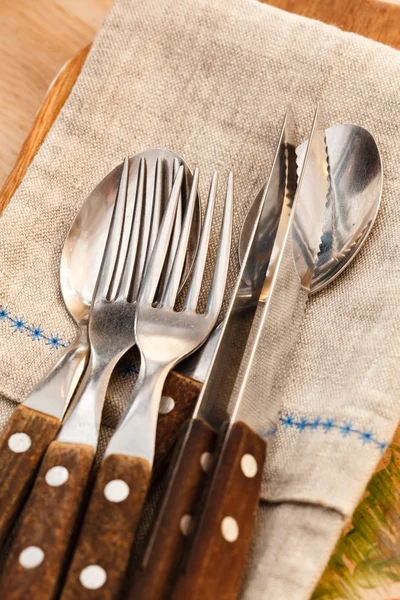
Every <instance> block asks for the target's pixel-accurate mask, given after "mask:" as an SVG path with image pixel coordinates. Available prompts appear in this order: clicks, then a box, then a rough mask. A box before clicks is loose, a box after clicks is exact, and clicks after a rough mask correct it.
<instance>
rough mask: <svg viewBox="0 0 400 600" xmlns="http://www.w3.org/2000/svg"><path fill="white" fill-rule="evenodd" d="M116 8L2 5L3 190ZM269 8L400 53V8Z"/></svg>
mask: <svg viewBox="0 0 400 600" xmlns="http://www.w3.org/2000/svg"><path fill="white" fill-rule="evenodd" d="M397 1H398V2H400V0H397ZM112 2H113V0H84V1H82V0H34V1H32V0H0V64H1V69H0V132H1V141H2V143H1V145H0V187H1V185H2V184H3V183H4V180H5V178H6V177H7V175H8V173H9V172H10V170H11V168H12V166H13V164H14V162H15V159H16V157H17V154H18V152H19V149H20V147H21V145H22V143H23V141H24V139H25V137H26V135H27V133H28V131H29V129H30V127H31V124H32V121H33V119H34V116H35V113H36V111H37V110H38V108H39V106H40V104H41V102H42V100H43V97H44V95H45V93H46V90H47V88H48V87H49V85H50V83H51V81H52V80H53V78H54V77H55V76H56V74H57V72H58V70H59V69H60V68H61V67H62V66H63V64H64V63H65V62H66V61H67V60H68V59H69V58H71V56H74V55H75V54H76V53H77V52H78V51H79V50H80V49H81V48H83V47H84V46H86V45H87V44H89V43H90V42H91V41H92V39H93V38H94V36H95V33H96V31H97V30H98V28H99V27H100V25H101V23H102V21H103V18H104V16H105V14H106V12H107V10H108V8H109V7H110V6H111V4H112ZM269 2H270V4H273V5H275V6H278V7H280V8H283V9H286V10H290V11H292V12H297V13H299V14H303V15H305V16H308V17H311V18H318V19H320V20H322V21H326V22H329V23H334V24H336V25H338V26H339V27H342V28H343V29H347V30H350V31H355V32H357V33H361V34H363V35H366V36H369V37H371V38H373V39H376V40H378V41H381V42H384V43H387V44H390V45H392V46H395V47H400V27H399V26H398V24H399V23H400V6H395V5H393V4H388V3H385V2H377V1H376V0H269ZM396 23H397V26H396Z"/></svg>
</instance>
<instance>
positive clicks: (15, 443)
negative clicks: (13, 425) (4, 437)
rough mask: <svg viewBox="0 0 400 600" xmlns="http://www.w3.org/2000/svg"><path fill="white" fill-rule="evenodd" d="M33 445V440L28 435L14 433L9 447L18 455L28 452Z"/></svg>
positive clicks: (9, 440) (9, 439)
mask: <svg viewBox="0 0 400 600" xmlns="http://www.w3.org/2000/svg"><path fill="white" fill-rule="evenodd" d="M31 445H32V440H31V438H30V437H29V435H28V434H27V433H13V434H12V435H10V437H9V438H8V447H9V448H10V450H12V451H13V452H16V453H18V454H19V453H20V452H26V451H27V450H29V448H30V447H31Z"/></svg>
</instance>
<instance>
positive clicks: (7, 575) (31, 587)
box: [0, 441, 94, 600]
mask: <svg viewBox="0 0 400 600" xmlns="http://www.w3.org/2000/svg"><path fill="white" fill-rule="evenodd" d="M93 459H94V451H93V448H92V447H91V446H87V445H83V444H81V445H77V444H66V443H62V442H58V441H56V442H52V443H51V444H50V446H49V448H48V450H47V452H46V454H45V457H44V459H43V463H42V465H41V467H40V470H39V473H38V476H37V478H36V480H35V484H34V486H33V488H32V492H31V494H30V495H29V498H28V500H27V502H26V504H25V507H24V510H23V512H22V515H21V519H20V522H19V524H18V529H17V532H16V535H15V538H14V540H13V542H12V544H11V550H10V554H9V556H8V558H7V561H6V564H5V567H4V570H3V573H2V576H1V579H0V598H1V599H2V600H27V598H32V600H36V599H38V600H39V599H40V600H50V599H53V598H54V597H55V596H56V594H57V591H58V588H59V585H60V578H61V574H62V570H63V567H64V566H65V563H66V560H67V558H68V550H69V548H70V545H71V541H72V540H73V538H74V535H75V525H76V522H77V519H78V516H79V511H80V508H81V503H82V496H83V493H84V490H85V488H86V485H87V481H88V476H89V472H90V469H91V466H92V463H93ZM60 466H63V467H65V469H66V470H67V473H68V478H67V480H66V481H65V482H64V483H62V484H61V485H56V486H55V485H53V484H50V483H49V478H48V476H47V478H46V475H48V472H49V470H50V469H51V468H53V467H60ZM32 547H34V548H37V549H39V552H40V551H41V552H43V560H42V561H41V562H40V563H39V564H38V565H37V566H35V567H33V568H26V567H24V565H23V564H21V562H20V561H22V562H23V555H21V553H22V552H23V551H24V550H26V549H27V548H32ZM36 553H37V550H36Z"/></svg>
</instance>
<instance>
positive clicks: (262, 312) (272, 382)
mask: <svg viewBox="0 0 400 600" xmlns="http://www.w3.org/2000/svg"><path fill="white" fill-rule="evenodd" d="M351 129H352V128H351ZM350 131H351V130H350V129H348V130H347V133H349V132H350ZM342 133H343V131H342ZM353 134H355V137H353ZM350 140H352V142H353V144H354V145H352V143H350V144H349V145H348V146H347V150H348V152H347V153H346V152H345V153H344V155H343V154H342V160H341V170H340V171H339V172H337V171H336V165H337V162H336V161H337V158H338V156H337V155H336V157H335V154H334V152H332V153H331V155H329V159H330V158H331V156H332V158H333V165H334V170H333V173H334V176H335V177H336V180H333V182H332V165H330V163H328V162H327V161H326V159H327V156H326V138H325V139H324V131H323V130H322V127H321V125H320V124H319V122H318V121H317V122H316V123H314V127H313V133H312V134H311V136H310V141H309V143H308V147H307V150H306V153H305V157H304V164H303V168H301V166H302V162H303V161H302V160H300V169H301V175H300V181H299V185H298V188H297V191H296V197H295V202H294V208H293V214H292V216H291V223H289V227H288V231H287V234H286V237H285V241H284V244H283V245H282V246H281V247H280V249H279V255H278V259H277V263H276V266H275V273H274V275H273V278H272V281H271V285H270V290H269V293H268V297H267V299H266V302H265V303H264V302H263V299H262V297H260V300H261V301H260V305H259V309H258V311H257V315H256V318H255V320H254V324H253V328H252V330H251V332H250V335H249V338H248V340H247V348H249V352H248V354H247V355H245V357H244V360H243V361H242V364H241V368H240V372H239V375H238V377H237V380H236V386H235V390H234V393H233V395H232V398H231V399H230V402H229V406H228V411H227V412H228V423H229V424H226V423H225V424H224V425H223V424H222V421H220V423H218V424H217V425H218V426H219V427H218V429H219V430H220V431H221V426H222V433H220V435H219V441H218V442H217V450H216V451H215V452H214V454H213V458H212V467H211V468H210V475H209V479H208V482H207V488H206V490H205V495H204V496H203V497H202V500H201V504H199V505H198V512H197V513H195V516H194V519H195V520H196V523H195V532H194V534H193V535H192V536H191V539H190V542H189V543H190V550H189V551H188V552H187V559H185V560H184V561H183V563H182V564H181V565H180V567H181V569H180V572H179V575H178V579H177V581H176V583H175V586H174V588H173V591H172V593H171V594H170V596H169V597H170V598H172V599H173V600H183V599H184V598H188V597H190V598H192V599H193V600H196V599H197V598H202V599H204V598H215V597H218V598H220V599H221V600H224V599H226V600H227V599H228V598H229V600H230V599H232V598H236V597H237V595H238V593H239V590H240V584H241V578H242V575H243V571H244V566H245V559H246V554H247V550H248V547H249V544H250V540H251V534H252V529H253V526H254V518H255V513H256V509H257V504H258V496H259V489H260V485H261V477H262V471H263V463H264V460H265V446H266V444H265V439H264V440H263V437H264V438H265V435H266V431H267V430H266V427H265V426H266V423H269V425H270V428H269V430H271V429H274V428H276V424H277V421H278V414H279V413H278V410H279V406H277V405H275V404H274V402H273V401H272V397H273V395H272V390H273V389H274V387H276V385H279V384H278V380H279V377H280V376H281V375H282V373H281V369H282V366H283V365H284V364H285V360H286V358H287V356H288V353H289V352H290V350H291V348H292V346H291V345H290V343H288V339H287V338H288V337H289V338H290V336H291V334H289V329H288V328H289V327H293V325H291V324H293V323H294V322H295V320H296V313H297V311H298V310H301V308H300V307H299V301H300V304H301V306H304V302H305V300H304V299H303V296H301V295H299V294H300V287H302V288H303V289H304V290H306V292H308V293H310V292H311V291H317V290H318V289H321V288H322V287H324V286H325V285H326V284H327V282H328V281H332V279H334V277H335V276H336V275H337V274H338V273H339V272H341V271H342V270H343V268H345V266H347V265H348V264H349V262H350V260H348V258H349V256H350V253H351V255H352V257H353V256H354V255H355V253H356V252H357V251H358V250H359V248H360V246H361V244H362V243H363V241H364V240H365V238H366V235H367V234H368V232H369V231H370V228H371V226H372V223H373V221H374V219H375V216H376V213H377V210H378V207H379V204H380V198H381V189H382V176H381V162H380V157H379V152H378V150H377V148H376V145H375V143H374V141H373V139H372V137H371V136H370V135H369V134H368V132H365V130H363V131H360V129H358V130H356V131H355V130H353V131H351V134H350V137H349V138H347V141H348V142H350ZM361 140H363V141H364V155H363V159H364V160H361V156H362V150H361V149H360V150H359V152H358V151H357V149H358V148H360V147H359V143H360V141H361ZM350 149H351V151H350ZM328 150H329V144H328ZM346 163H347V167H348V166H349V165H350V164H351V165H352V173H351V175H350V171H349V170H347V168H346V167H345V164H346ZM352 177H354V179H353V180H352ZM346 179H347V182H345V180H346ZM351 180H352V181H351ZM340 181H341V182H342V183H343V184H345V183H346V186H344V187H342V189H341V192H342V194H344V189H345V187H347V192H348V196H347V204H346V203H345V201H344V196H343V195H342V196H341V197H338V195H337V191H336V192H335V193H334V194H332V188H333V186H334V185H335V184H336V183H337V182H340ZM327 184H328V185H327ZM325 192H326V198H325V197H324V194H325ZM355 202H357V203H358V206H354V203H355ZM340 203H342V206H341V209H340V212H337V213H336V214H335V209H334V208H333V209H332V206H333V207H335V206H336V208H338V207H340ZM350 215H351V216H350ZM356 215H357V218H356ZM340 220H342V221H343V224H342V226H341V228H340V229H339V231H335V227H336V224H337V223H338V221H340ZM332 232H333V234H334V235H332V236H330V237H329V233H332ZM343 232H351V235H350V236H348V237H347V240H346V244H342V245H341V244H340V243H338V244H337V246H336V248H337V249H339V248H341V252H339V251H337V252H336V248H335V243H336V242H335V240H340V239H345V237H342V238H340V234H341V233H343ZM327 239H328V240H332V241H333V243H332V245H331V246H330V244H329V243H327ZM346 245H347V247H350V248H351V250H350V253H347V252H345V251H343V249H344V247H345V246H346ZM332 249H333V252H332ZM334 253H336V260H331V258H332V254H334ZM327 255H328V260H327ZM338 262H341V264H340V265H339V266H338V264H337V263H338ZM285 331H286V332H288V333H287V335H285ZM222 343H223V342H222ZM220 348H221V347H220ZM212 368H213V367H211V370H212ZM260 369H263V371H264V374H263V375H262V376H261V375H260ZM207 383H208V379H207V380H206V384H205V390H204V392H203V394H204V395H203V403H204V400H207V396H206V394H207ZM208 391H210V390H208ZM260 393H262V396H263V397H265V400H266V401H265V404H263V405H262V406H261V407H260V406H259V408H258V410H255V406H254V404H255V403H254V399H255V397H257V396H259V394H260ZM210 410H211V408H210V407H207V404H205V405H204V404H203V406H202V404H201V399H200V401H199V404H198V406H197V409H196V411H195V415H197V416H198V417H200V418H201V417H203V418H204V417H205V418H206V419H208V421H210V419H209V418H208V411H210ZM224 428H226V429H225V430H224ZM238 498H240V500H239V501H238ZM233 565H234V568H232V566H233ZM135 597H136V598H138V597H139V598H140V596H135Z"/></svg>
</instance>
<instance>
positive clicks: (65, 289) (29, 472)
mask: <svg viewBox="0 0 400 600" xmlns="http://www.w3.org/2000/svg"><path fill="white" fill-rule="evenodd" d="M141 159H144V160H145V161H146V166H147V172H148V174H151V176H148V177H147V179H146V199H147V200H146V210H145V213H146V214H145V218H144V223H143V235H142V237H141V242H140V243H141V246H143V247H142V248H141V250H140V253H141V255H142V256H144V255H145V253H144V244H146V243H147V239H148V232H149V227H150V224H151V223H152V222H153V223H155V222H156V221H157V218H156V219H154V218H153V219H152V207H153V198H154V190H153V189H152V186H153V185H154V182H155V176H153V174H154V173H155V171H156V168H157V165H159V167H160V168H159V173H158V176H159V177H161V179H162V186H161V187H162V194H161V196H162V197H161V205H160V208H161V213H162V212H163V210H164V207H165V205H166V203H167V200H168V195H169V192H170V190H171V187H172V181H173V177H174V172H175V173H176V170H177V168H178V167H179V165H180V164H184V162H183V160H182V159H181V158H180V157H179V156H178V155H177V154H175V153H173V152H171V151H169V150H163V149H157V150H146V151H144V152H141V153H140V154H137V155H135V156H134V157H132V158H131V159H130V160H129V168H130V182H131V186H132V187H134V185H135V181H134V180H135V178H136V176H137V173H138V165H139V163H140V160H141ZM121 171H122V166H118V167H116V168H115V169H114V170H113V171H112V172H111V173H109V174H108V175H107V176H106V177H105V178H104V179H103V180H102V181H101V182H100V183H99V185H98V186H97V187H96V188H95V189H94V190H93V192H92V193H91V194H90V196H89V197H88V198H87V200H86V201H85V202H84V204H83V206H82V208H81V209H80V211H79V213H78V215H77V217H76V219H75V220H74V222H73V224H72V226H71V229H70V231H69V233H68V236H67V239H66V241H65V244H64V248H63V251H62V256H61V268H60V286H61V292H62V295H63V298H64V302H65V305H66V307H67V309H68V311H69V313H70V315H71V316H72V318H73V319H74V320H75V322H76V324H77V325H78V328H79V336H78V338H77V340H76V341H74V342H73V343H71V344H70V345H69V346H68V347H67V348H66V349H65V350H64V351H63V353H62V354H61V356H60V358H59V360H58V362H57V363H56V365H55V366H54V367H53V368H52V370H51V371H50V372H49V373H48V375H47V376H46V377H45V378H44V379H43V380H42V381H41V382H40V383H39V385H38V386H37V387H36V389H34V390H33V392H32V393H31V394H30V395H29V396H28V397H27V399H26V400H25V401H24V402H23V403H22V404H21V405H19V406H18V408H17V409H16V410H15V411H14V413H13V415H12V416H11V418H10V420H9V422H8V423H7V425H6V427H5V429H4V430H3V432H2V435H1V437H0V545H1V543H2V542H3V541H4V539H5V536H6V534H7V532H8V530H9V528H10V526H11V525H12V524H13V523H14V521H15V518H16V515H17V514H18V512H19V510H20V508H21V505H22V503H23V500H24V498H25V497H26V494H27V492H28V490H29V485H30V483H31V482H32V479H33V476H34V474H35V472H36V470H37V468H38V466H39V462H40V460H41V458H42V456H43V453H44V452H45V450H46V448H47V446H48V445H49V444H50V442H51V441H52V440H53V439H55V437H56V435H57V432H58V430H59V428H60V426H61V422H62V420H63V418H64V416H65V412H66V411H67V409H68V407H69V405H70V401H71V398H72V396H73V393H74V391H75V389H76V386H77V384H78V381H79V379H80V377H81V375H82V373H83V370H84V368H85V366H86V363H87V357H88V349H89V341H88V334H87V321H88V315H89V310H90V304H91V300H92V296H93V290H94V286H95V283H96V278H97V274H98V272H99V268H100V262H101V257H102V255H103V251H104V246H105V243H106V239H107V232H108V228H109V224H110V219H111V214H112V210H113V206H114V201H115V197H116V194H117V190H118V184H119V180H120V177H121ZM191 179H192V176H191V173H190V171H189V169H188V168H187V166H186V165H185V185H184V187H183V190H182V192H183V193H182V203H183V207H184V206H185V205H186V202H187V195H186V190H187V189H188V187H190V184H191ZM160 216H161V215H159V217H160ZM194 217H195V218H194V219H193V228H192V230H191V234H190V239H189V243H188V254H187V261H186V264H185V271H184V276H183V279H182V284H183V282H184V280H185V279H186V278H187V276H188V274H189V271H190V268H191V265H192V264H193V260H194V256H195V253H196V249H197V245H198V238H199V232H200V203H199V199H198V198H197V200H196V207H195V213H194ZM158 220H159V219H158ZM177 222H178V221H177ZM152 232H153V240H152V241H151V244H150V247H151V245H152V244H153V243H154V236H155V234H156V233H157V231H156V228H155V227H153V230H152Z"/></svg>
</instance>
